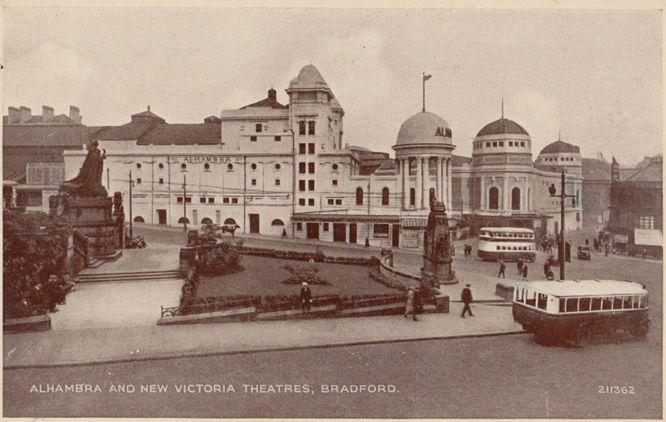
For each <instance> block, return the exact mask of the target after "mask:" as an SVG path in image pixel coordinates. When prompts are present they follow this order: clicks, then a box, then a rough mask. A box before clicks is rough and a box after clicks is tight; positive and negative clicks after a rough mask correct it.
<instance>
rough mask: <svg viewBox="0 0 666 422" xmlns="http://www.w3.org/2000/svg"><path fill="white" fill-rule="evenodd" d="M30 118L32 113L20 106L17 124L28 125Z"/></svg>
mask: <svg viewBox="0 0 666 422" xmlns="http://www.w3.org/2000/svg"><path fill="white" fill-rule="evenodd" d="M31 117H32V113H31V112H30V109H29V108H28V107H24V106H21V110H20V111H19V123H21V124H24V123H28V120H30V118H31Z"/></svg>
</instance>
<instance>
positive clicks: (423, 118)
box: [396, 111, 451, 145]
mask: <svg viewBox="0 0 666 422" xmlns="http://www.w3.org/2000/svg"><path fill="white" fill-rule="evenodd" d="M446 140H448V142H451V129H450V128H449V124H448V123H447V122H446V120H444V119H442V118H441V117H439V116H438V115H436V114H434V113H430V112H427V111H422V112H420V113H417V114H415V115H413V116H412V117H410V118H409V119H407V120H405V122H404V123H403V124H402V125H401V126H400V131H399V132H398V140H397V142H396V145H410V144H441V143H443V142H446Z"/></svg>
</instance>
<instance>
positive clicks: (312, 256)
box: [239, 246, 379, 267]
mask: <svg viewBox="0 0 666 422" xmlns="http://www.w3.org/2000/svg"><path fill="white" fill-rule="evenodd" d="M239 249H240V253H241V254H246V255H256V256H265V257H267V258H282V259H293V260H297V261H309V260H313V261H315V262H327V263H332V264H347V265H367V266H371V267H372V266H377V265H379V259H378V258H377V257H374V256H373V257H370V258H363V257H342V256H326V255H324V254H323V253H322V252H321V251H320V250H317V251H316V252H296V251H283V250H277V249H269V248H256V247H250V246H241V247H240V248H239Z"/></svg>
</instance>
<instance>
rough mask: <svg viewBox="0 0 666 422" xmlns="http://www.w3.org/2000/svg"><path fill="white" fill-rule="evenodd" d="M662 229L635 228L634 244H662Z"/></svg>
mask: <svg viewBox="0 0 666 422" xmlns="http://www.w3.org/2000/svg"><path fill="white" fill-rule="evenodd" d="M662 241H663V240H662V236H661V231H660V230H658V229H634V244H636V245H643V246H661V245H662Z"/></svg>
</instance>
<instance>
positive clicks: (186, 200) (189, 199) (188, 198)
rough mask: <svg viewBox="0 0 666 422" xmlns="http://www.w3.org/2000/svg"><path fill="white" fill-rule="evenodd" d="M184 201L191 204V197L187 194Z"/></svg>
mask: <svg viewBox="0 0 666 422" xmlns="http://www.w3.org/2000/svg"><path fill="white" fill-rule="evenodd" d="M185 203H187V204H191V203H192V197H191V196H188V197H187V198H185Z"/></svg>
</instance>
